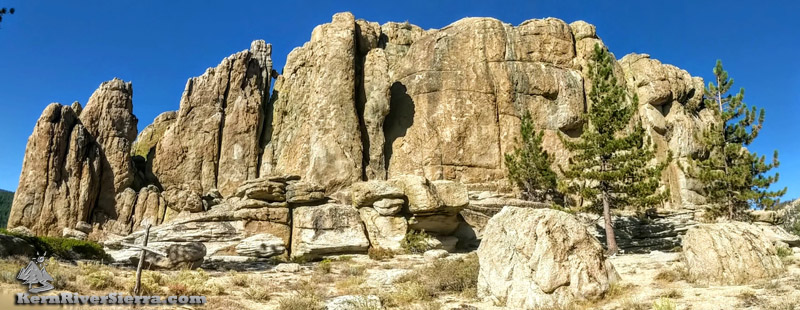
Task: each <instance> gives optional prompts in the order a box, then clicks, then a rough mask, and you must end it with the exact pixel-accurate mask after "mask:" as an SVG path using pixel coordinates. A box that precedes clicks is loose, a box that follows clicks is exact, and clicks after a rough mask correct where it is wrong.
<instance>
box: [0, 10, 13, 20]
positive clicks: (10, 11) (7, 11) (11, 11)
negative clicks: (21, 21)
mask: <svg viewBox="0 0 800 310" xmlns="http://www.w3.org/2000/svg"><path fill="white" fill-rule="evenodd" d="M14 12H15V10H14V8H10V9H6V8H0V22H2V21H3V15H6V14H14Z"/></svg>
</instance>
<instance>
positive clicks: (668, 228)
mask: <svg viewBox="0 0 800 310" xmlns="http://www.w3.org/2000/svg"><path fill="white" fill-rule="evenodd" d="M578 219H579V220H580V221H581V222H582V223H583V224H584V225H585V226H586V228H587V229H588V230H589V233H591V234H592V235H594V236H595V237H597V239H598V240H600V242H601V243H602V244H603V245H604V246H605V242H606V231H605V223H604V222H603V217H602V216H599V215H596V214H585V213H582V214H579V215H578ZM611 221H612V223H613V225H614V233H615V234H616V237H617V246H619V248H620V250H622V251H623V252H624V253H650V252H651V251H661V252H672V251H676V250H677V249H680V246H681V241H682V238H683V236H684V235H685V234H686V232H687V231H688V230H689V229H690V228H691V227H693V226H695V225H697V224H698V222H697V221H696V220H695V219H694V213H693V212H681V213H672V212H670V213H665V214H658V215H655V216H653V217H649V218H647V219H642V218H640V217H637V216H613V217H612V220H611Z"/></svg>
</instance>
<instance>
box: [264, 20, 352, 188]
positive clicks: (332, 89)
mask: <svg viewBox="0 0 800 310" xmlns="http://www.w3.org/2000/svg"><path fill="white" fill-rule="evenodd" d="M355 59H356V22H355V18H354V17H353V15H352V14H350V13H339V14H336V15H334V16H333V20H332V21H331V23H329V24H324V25H320V26H317V27H316V28H314V31H313V32H312V33H311V41H309V42H308V43H306V44H304V45H303V46H302V47H299V48H296V49H294V50H293V51H292V52H291V53H289V55H288V56H287V57H286V66H285V67H284V69H283V75H281V76H280V77H278V79H277V81H276V82H275V90H274V92H273V96H272V99H271V100H272V106H271V108H272V109H273V112H272V115H273V119H272V128H271V131H272V136H271V138H270V140H269V143H268V144H267V147H266V149H265V150H264V157H263V159H262V170H261V174H298V175H300V176H302V177H303V179H304V180H307V181H310V182H314V183H317V184H320V185H322V186H324V187H325V188H327V189H328V190H329V191H330V192H333V191H335V190H337V189H339V188H342V187H344V186H346V185H349V184H351V183H353V182H356V181H359V180H361V176H362V173H363V171H362V165H363V163H362V160H363V157H362V156H363V153H362V152H363V148H362V143H361V131H360V129H359V117H358V114H357V111H356V98H355V90H354V87H355V85H356V82H355V76H356V68H355ZM268 131H269V130H268Z"/></svg>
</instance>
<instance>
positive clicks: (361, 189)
mask: <svg viewBox="0 0 800 310" xmlns="http://www.w3.org/2000/svg"><path fill="white" fill-rule="evenodd" d="M350 195H351V197H352V198H351V200H352V203H353V205H354V206H356V207H357V208H362V207H369V206H370V205H372V204H373V203H375V202H377V201H379V200H382V199H403V198H404V197H405V194H403V191H402V190H400V189H399V188H397V187H395V186H393V185H392V184H391V183H389V182H386V181H366V182H358V183H353V185H352V186H350Z"/></svg>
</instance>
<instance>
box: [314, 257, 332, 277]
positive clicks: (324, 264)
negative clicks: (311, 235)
mask: <svg viewBox="0 0 800 310" xmlns="http://www.w3.org/2000/svg"><path fill="white" fill-rule="evenodd" d="M317 271H319V272H321V273H323V274H325V273H331V260H330V259H327V258H326V259H323V260H322V261H320V262H319V264H317Z"/></svg>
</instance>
